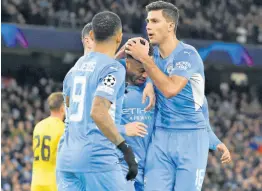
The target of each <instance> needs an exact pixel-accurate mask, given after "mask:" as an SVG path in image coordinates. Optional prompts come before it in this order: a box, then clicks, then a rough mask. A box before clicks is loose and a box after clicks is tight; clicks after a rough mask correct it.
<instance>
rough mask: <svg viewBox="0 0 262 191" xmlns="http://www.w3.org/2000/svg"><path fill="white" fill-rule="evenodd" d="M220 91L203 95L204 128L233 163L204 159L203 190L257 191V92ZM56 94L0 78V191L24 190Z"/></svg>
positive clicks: (260, 136) (51, 87) (261, 120)
mask: <svg viewBox="0 0 262 191" xmlns="http://www.w3.org/2000/svg"><path fill="white" fill-rule="evenodd" d="M108 2H109V0H108ZM220 87H221V92H219V93H210V94H209V95H208V102H209V106H210V108H209V110H210V122H211V123H212V126H213V128H214V131H215V133H216V134H217V136H218V137H219V138H220V139H221V140H222V141H223V142H224V143H225V144H226V145H227V146H228V148H229V149H230V151H231V153H232V160H233V162H232V163H230V164H228V165H221V163H220V156H221V155H220V153H219V152H215V153H214V152H212V153H210V154H209V160H208V167H207V172H206V176H205V181H204V186H203V187H204V188H203V190H205V191H217V190H219V191H231V190H232V191H233V190H234V191H259V190H262V157H261V154H262V132H261V131H262V117H261V116H262V109H261V105H260V103H259V101H258V96H257V93H256V92H257V91H256V89H255V88H238V85H231V86H230V85H229V84H226V83H223V84H221V86H220ZM59 90H60V91H61V84H57V83H55V82H54V81H52V80H50V79H44V78H42V79H41V80H40V81H39V83H38V86H33V85H28V84H26V85H23V86H19V85H18V84H17V83H16V81H15V80H14V79H11V78H2V97H1V98H2V108H1V109H2V116H1V119H2V122H1V133H2V140H1V145H2V151H1V160H2V165H1V172H2V177H1V188H2V190H4V191H9V190H15V191H19V190H23V191H29V190H30V183H31V173H32V166H31V165H32V160H33V153H32V132H33V127H34V125H35V124H36V123H37V122H38V121H40V120H41V119H43V118H45V117H47V116H48V109H47V107H46V104H45V101H44V100H46V98H47V96H48V95H49V94H50V92H53V91H59Z"/></svg>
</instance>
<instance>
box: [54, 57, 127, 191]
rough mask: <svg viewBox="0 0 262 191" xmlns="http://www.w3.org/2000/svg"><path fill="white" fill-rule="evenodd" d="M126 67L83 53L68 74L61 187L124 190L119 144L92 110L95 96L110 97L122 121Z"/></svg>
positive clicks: (60, 160) (59, 160) (113, 114)
mask: <svg viewBox="0 0 262 191" xmlns="http://www.w3.org/2000/svg"><path fill="white" fill-rule="evenodd" d="M125 73H126V72H125V68H124V67H123V66H122V65H121V64H120V63H119V62H118V61H116V60H114V59H113V58H110V57H108V56H106V55H104V54H101V53H98V52H91V53H89V54H88V55H85V56H82V57H81V58H80V59H79V60H78V61H77V63H76V64H75V66H74V67H73V68H72V69H71V70H70V72H69V73H68V74H67V75H66V78H65V79H64V84H63V93H64V96H69V97H70V101H69V103H70V107H69V108H67V113H70V115H68V116H67V117H68V118H67V120H66V123H67V124H66V131H65V133H64V135H63V138H62V140H61V141H62V142H61V144H62V145H60V146H59V152H58V155H57V184H58V190H63V191H67V190H68V191H69V190H70V191H71V190H76V191H78V190H90V191H91V190H92V191H93V190H112V191H114V190H117V191H118V190H125V184H126V181H125V178H124V175H123V172H122V169H121V165H120V164H119V155H118V154H117V149H116V146H115V145H114V144H113V143H111V142H110V141H109V140H108V139H107V138H106V137H105V136H104V135H103V133H102V132H101V131H100V130H99V129H98V127H97V126H96V124H95V123H94V121H93V120H92V118H91V117H90V111H91V107H92V101H93V99H94V97H95V96H100V97H102V98H105V99H107V100H109V101H110V102H111V103H112V105H111V108H110V111H109V114H110V115H111V117H112V119H113V120H114V122H115V124H120V122H121V111H122V102H123V98H124V91H125Z"/></svg>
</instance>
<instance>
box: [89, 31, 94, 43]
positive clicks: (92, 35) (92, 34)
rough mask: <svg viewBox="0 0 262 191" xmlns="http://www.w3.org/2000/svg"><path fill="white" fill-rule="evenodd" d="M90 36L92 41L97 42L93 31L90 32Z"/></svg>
mask: <svg viewBox="0 0 262 191" xmlns="http://www.w3.org/2000/svg"><path fill="white" fill-rule="evenodd" d="M89 36H90V38H91V39H92V41H94V40H95V36H94V32H93V30H91V31H89Z"/></svg>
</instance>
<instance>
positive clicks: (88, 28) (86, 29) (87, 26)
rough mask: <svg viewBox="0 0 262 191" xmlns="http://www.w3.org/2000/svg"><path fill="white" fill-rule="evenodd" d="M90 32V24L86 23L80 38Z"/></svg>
mask: <svg viewBox="0 0 262 191" xmlns="http://www.w3.org/2000/svg"><path fill="white" fill-rule="evenodd" d="M91 30H92V23H91V22H90V23H87V24H86V25H85V26H84V28H83V30H82V38H84V37H85V36H86V35H89V32H90V31H91Z"/></svg>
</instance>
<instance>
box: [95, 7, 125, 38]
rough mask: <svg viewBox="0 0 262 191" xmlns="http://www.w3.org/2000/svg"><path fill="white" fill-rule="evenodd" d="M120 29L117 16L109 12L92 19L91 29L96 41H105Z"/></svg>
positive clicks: (101, 13) (120, 25)
mask: <svg viewBox="0 0 262 191" xmlns="http://www.w3.org/2000/svg"><path fill="white" fill-rule="evenodd" d="M120 28H122V23H121V19H120V18H119V16H118V15H117V14H115V13H113V12H110V11H103V12H100V13H98V14H96V15H95V16H94V17H93V19H92V29H93V32H94V38H95V40H96V41H105V40H107V39H108V38H110V37H112V36H114V35H115V33H116V32H117V31H118V30H119V29H120Z"/></svg>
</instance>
